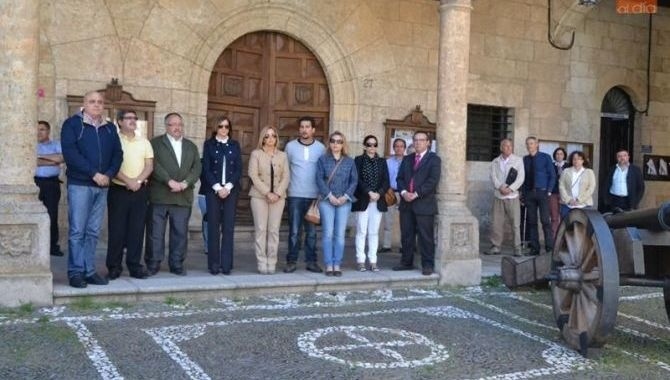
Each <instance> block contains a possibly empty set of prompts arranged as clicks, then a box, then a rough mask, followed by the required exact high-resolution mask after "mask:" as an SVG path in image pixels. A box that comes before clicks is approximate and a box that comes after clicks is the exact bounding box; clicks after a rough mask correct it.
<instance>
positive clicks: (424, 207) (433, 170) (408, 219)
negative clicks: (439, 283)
mask: <svg viewBox="0 0 670 380" xmlns="http://www.w3.org/2000/svg"><path fill="white" fill-rule="evenodd" d="M429 147H430V138H429V137H428V134H427V133H426V132H416V133H414V149H415V150H414V153H412V154H410V155H408V156H405V158H403V160H402V163H401V164H400V169H398V177H397V183H398V192H400V197H401V200H400V206H399V209H400V235H401V242H402V257H401V259H400V265H398V266H395V267H393V270H396V271H398V270H411V269H414V245H415V242H416V239H417V238H418V244H419V250H420V251H421V267H422V272H421V273H422V274H423V275H425V276H429V275H431V274H433V271H434V268H435V239H434V228H435V214H437V199H436V197H435V193H436V192H437V184H438V183H439V182H440V173H441V165H442V163H441V160H440V157H438V156H437V154H435V153H433V152H430V151H429V150H428V148H429Z"/></svg>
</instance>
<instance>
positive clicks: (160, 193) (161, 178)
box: [149, 135, 200, 207]
mask: <svg viewBox="0 0 670 380" xmlns="http://www.w3.org/2000/svg"><path fill="white" fill-rule="evenodd" d="M181 144H182V145H181V166H180V165H179V164H178V163H177V156H175V153H174V149H172V145H171V144H170V140H168V137H167V135H160V136H157V137H154V138H153V139H151V147H152V148H153V149H154V171H153V172H152V173H151V182H150V184H149V199H150V200H151V203H156V204H168V205H177V206H184V207H191V204H192V203H193V187H194V185H195V184H196V183H197V182H198V177H199V176H200V155H199V154H198V147H196V146H195V144H194V143H193V142H191V140H188V139H187V138H185V137H182V143H181ZM171 179H173V180H175V181H178V182H181V181H186V183H187V184H188V188H187V189H186V190H184V191H182V192H179V193H173V192H172V191H170V187H169V186H168V181H169V180H171Z"/></svg>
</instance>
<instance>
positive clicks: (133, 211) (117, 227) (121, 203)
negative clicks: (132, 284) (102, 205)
mask: <svg viewBox="0 0 670 380" xmlns="http://www.w3.org/2000/svg"><path fill="white" fill-rule="evenodd" d="M148 202H149V191H148V190H147V188H146V186H142V187H141V188H140V189H139V190H137V191H130V190H128V189H126V188H125V186H119V185H116V184H112V185H111V186H110V188H109V193H108V195H107V229H108V232H109V239H108V240H109V241H108V243H107V269H109V271H110V272H111V271H122V269H123V267H122V266H121V261H122V260H123V249H124V248H125V249H126V267H128V271H129V272H131V273H137V272H139V271H141V270H142V263H141V260H142V246H143V243H144V225H145V220H146V215H147V207H148Z"/></svg>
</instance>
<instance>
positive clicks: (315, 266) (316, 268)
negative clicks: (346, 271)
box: [305, 263, 342, 276]
mask: <svg viewBox="0 0 670 380" xmlns="http://www.w3.org/2000/svg"><path fill="white" fill-rule="evenodd" d="M305 269H307V270H308V271H310V272H314V273H323V269H321V267H320V266H319V264H317V263H307V266H305ZM336 272H337V271H336ZM341 275H342V274H341V273H340V276H341ZM336 276H337V274H336Z"/></svg>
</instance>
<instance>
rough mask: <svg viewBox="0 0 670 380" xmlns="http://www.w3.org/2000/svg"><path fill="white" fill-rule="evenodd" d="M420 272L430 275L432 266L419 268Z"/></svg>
mask: <svg viewBox="0 0 670 380" xmlns="http://www.w3.org/2000/svg"><path fill="white" fill-rule="evenodd" d="M421 274H422V275H424V276H430V275H431V274H433V268H428V267H426V268H423V270H421Z"/></svg>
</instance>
